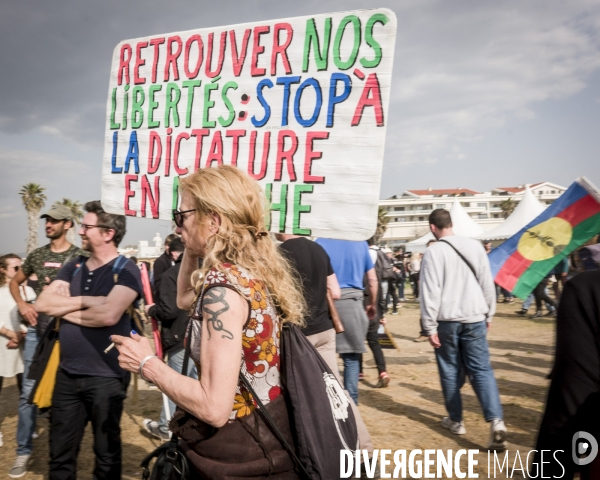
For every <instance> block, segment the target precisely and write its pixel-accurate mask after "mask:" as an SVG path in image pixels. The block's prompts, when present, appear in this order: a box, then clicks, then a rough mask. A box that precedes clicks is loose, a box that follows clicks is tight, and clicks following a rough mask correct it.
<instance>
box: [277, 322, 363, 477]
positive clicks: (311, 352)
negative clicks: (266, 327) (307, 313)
mask: <svg viewBox="0 0 600 480" xmlns="http://www.w3.org/2000/svg"><path fill="white" fill-rule="evenodd" d="M281 380H282V384H283V387H284V391H285V395H286V396H287V399H288V405H289V412H290V416H291V420H292V426H293V427H294V429H295V436H296V452H297V456H298V458H299V460H300V462H302V465H303V466H304V469H305V470H306V472H307V473H308V475H309V478H310V479H327V480H329V479H333V478H339V476H340V466H339V456H340V450H351V451H354V450H357V449H359V448H360V445H359V441H358V430H357V426H356V419H355V418H354V413H353V411H352V408H351V406H350V402H351V401H352V400H351V399H350V398H348V396H347V395H346V393H345V392H344V387H343V386H342V385H340V383H339V382H338V380H337V378H336V377H335V375H333V373H332V372H331V370H330V369H329V367H328V366H327V364H326V363H325V360H323V358H321V355H319V353H318V352H317V350H316V349H315V347H314V346H313V345H312V344H311V343H310V342H309V341H308V339H307V338H306V336H305V335H304V334H303V333H302V331H301V330H300V329H299V328H298V327H297V326H295V325H290V324H286V325H284V326H283V328H282V329H281Z"/></svg>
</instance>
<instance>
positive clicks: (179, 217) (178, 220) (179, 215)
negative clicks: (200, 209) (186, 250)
mask: <svg viewBox="0 0 600 480" xmlns="http://www.w3.org/2000/svg"><path fill="white" fill-rule="evenodd" d="M195 211H196V209H195V208H193V209H191V210H185V211H183V212H180V211H179V210H176V209H174V210H173V221H174V222H175V225H177V227H178V228H181V227H183V221H184V220H185V217H184V216H183V215H184V214H186V213H190V212H195Z"/></svg>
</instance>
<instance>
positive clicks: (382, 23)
mask: <svg viewBox="0 0 600 480" xmlns="http://www.w3.org/2000/svg"><path fill="white" fill-rule="evenodd" d="M395 37H396V17H395V15H394V13H393V12H392V11H390V10H387V9H377V10H357V11H351V12H343V13H334V14H326V15H316V16H311V17H298V18H290V19H284V20H272V21H265V22H259V23H248V24H243V25H234V26H227V27H218V28H207V29H200V30H191V31H187V32H178V33H172V34H167V35H154V36H150V37H144V38H138V39H134V40H126V41H123V42H121V43H119V45H117V47H116V48H115V50H114V53H113V59H112V68H111V75H110V86H109V95H108V103H107V118H106V136H105V150H104V160H103V169H102V204H103V205H104V208H105V209H106V210H107V211H109V212H111V213H118V214H125V215H130V216H137V217H146V218H159V219H170V218H171V210H172V209H173V208H175V207H176V206H177V201H178V184H179V177H183V176H185V175H188V174H189V173H191V172H193V171H195V170H196V169H198V168H205V167H214V166H217V165H222V164H224V165H234V166H237V168H239V169H241V170H243V171H244V172H247V173H248V174H249V175H250V176H251V177H253V178H255V179H256V180H258V181H259V182H260V183H261V185H262V186H263V188H264V191H265V194H266V196H267V199H268V201H269V202H270V205H271V214H270V218H268V219H267V221H268V226H269V229H270V230H271V231H273V232H286V233H294V234H299V235H313V236H319V237H330V238H341V239H348V240H364V239H366V238H368V237H370V236H371V235H372V234H373V233H374V231H375V224H376V220H377V203H378V200H379V189H380V182H381V169H382V163H383V152H384V145H385V132H386V125H387V121H388V105H389V98H390V86H391V73H392V63H393V56H394V43H395Z"/></svg>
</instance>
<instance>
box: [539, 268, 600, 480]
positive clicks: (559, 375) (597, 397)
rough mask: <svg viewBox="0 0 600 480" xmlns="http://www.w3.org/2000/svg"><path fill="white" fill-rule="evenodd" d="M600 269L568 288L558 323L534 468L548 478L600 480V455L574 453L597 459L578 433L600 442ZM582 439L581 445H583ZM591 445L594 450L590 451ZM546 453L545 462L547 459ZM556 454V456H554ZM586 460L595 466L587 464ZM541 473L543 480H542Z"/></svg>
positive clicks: (571, 282) (579, 277)
mask: <svg viewBox="0 0 600 480" xmlns="http://www.w3.org/2000/svg"><path fill="white" fill-rule="evenodd" d="M598 405H600V270H594V271H589V272H582V273H579V274H578V275H576V276H575V277H573V278H572V279H571V280H569V281H568V282H567V283H566V284H565V288H564V290H563V293H562V295H561V299H560V303H559V304H558V316H557V319H556V356H555V359H554V369H553V371H552V383H551V384H550V390H549V392H548V399H547V402H546V411H545V413H544V417H543V419H542V424H541V426H540V431H539V434H538V439H537V444H536V447H535V448H536V450H537V454H536V458H535V460H534V463H533V465H532V466H531V467H530V468H531V469H532V470H531V476H532V478H533V477H534V475H535V470H536V469H537V471H538V472H540V473H541V470H540V469H541V466H542V463H541V462H542V461H543V462H544V465H543V467H544V471H543V475H544V477H545V478H552V477H553V476H554V478H564V479H569V478H573V475H574V473H575V472H576V471H578V470H579V471H580V472H581V478H582V479H588V478H589V479H592V478H600V453H599V452H598V451H597V450H596V454H597V455H595V457H596V459H595V461H594V460H593V458H591V457H588V458H584V459H582V460H583V461H581V460H580V459H578V461H577V462H575V461H574V459H573V453H574V452H573V450H575V451H577V452H578V453H580V454H581V453H584V454H588V455H594V452H593V450H592V448H593V446H594V445H593V442H592V441H590V440H588V439H586V438H585V437H582V436H581V435H578V436H577V437H575V435H576V434H578V433H581V432H585V433H586V434H587V435H590V436H591V437H593V438H594V441H595V443H596V445H595V446H596V449H598V443H600V411H599V409H598ZM578 438H579V440H578ZM586 446H587V447H588V448H586ZM542 450H545V451H546V452H545V458H544V457H542V453H541V452H542ZM548 451H552V453H548ZM586 460H587V461H589V463H588V464H586ZM540 473H538V478H542V477H541V475H540Z"/></svg>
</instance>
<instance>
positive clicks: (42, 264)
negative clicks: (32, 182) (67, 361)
mask: <svg viewBox="0 0 600 480" xmlns="http://www.w3.org/2000/svg"><path fill="white" fill-rule="evenodd" d="M40 218H44V219H46V237H47V238H49V239H50V243H49V244H47V245H44V246H43V247H40V248H37V249H35V250H34V251H33V252H31V253H30V254H29V255H27V258H26V259H25V262H23V265H22V266H21V269H20V270H19V271H18V272H17V274H16V275H15V277H14V278H13V279H12V281H11V282H10V287H9V288H10V293H11V294H12V296H13V298H14V299H15V302H17V306H18V308H19V312H20V313H21V315H22V316H23V319H24V320H25V322H27V323H28V324H29V328H28V329H27V336H26V337H25V348H24V351H23V357H24V358H23V360H24V364H25V370H24V372H23V388H22V390H21V395H20V397H19V423H18V426H17V458H16V460H15V463H14V465H13V467H12V468H11V470H10V472H9V473H8V476H9V477H10V478H20V477H22V476H24V475H25V474H26V473H27V462H28V461H29V458H30V457H31V452H32V450H33V445H32V435H33V433H34V432H35V423H36V416H37V407H36V406H35V405H30V404H29V403H28V402H27V401H28V399H29V396H30V394H31V390H32V388H33V386H34V383H35V381H34V380H29V379H28V378H27V376H28V373H29V367H30V366H31V361H32V360H33V355H34V353H35V350H36V348H37V345H38V343H39V341H40V340H41V336H42V334H43V333H44V330H45V329H46V327H47V326H48V324H49V323H50V320H51V317H48V316H47V315H40V314H38V313H37V312H36V311H35V309H34V308H33V305H31V304H29V303H26V302H25V301H24V300H23V299H22V298H21V295H20V293H19V285H21V284H22V283H23V282H25V281H26V280H27V279H28V278H29V277H30V276H31V275H32V274H34V273H35V274H36V275H37V277H38V279H39V281H38V284H37V287H36V288H35V293H36V296H39V294H40V293H41V291H42V289H43V288H44V287H46V286H47V285H48V284H49V283H50V282H52V280H54V277H56V275H57V274H58V271H59V270H60V268H61V267H62V266H63V264H65V263H67V262H68V261H69V260H70V259H72V258H75V257H77V256H78V255H89V254H88V253H87V252H84V251H83V250H81V249H80V248H78V247H76V246H75V245H72V244H70V243H69V242H68V241H67V232H68V230H69V228H72V227H73V214H72V212H71V210H70V209H69V208H68V207H66V206H64V205H54V206H53V207H51V208H50V210H48V211H47V212H46V213H44V214H43V215H42V216H41V217H40Z"/></svg>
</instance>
